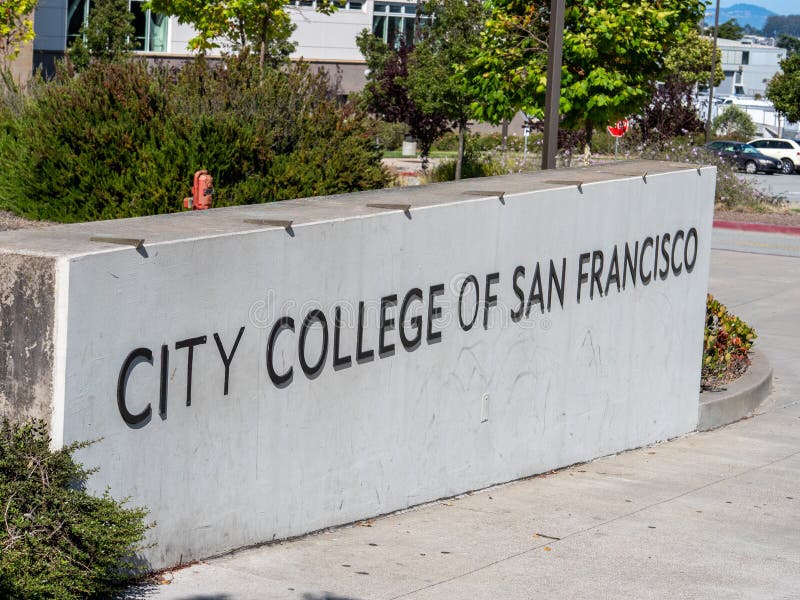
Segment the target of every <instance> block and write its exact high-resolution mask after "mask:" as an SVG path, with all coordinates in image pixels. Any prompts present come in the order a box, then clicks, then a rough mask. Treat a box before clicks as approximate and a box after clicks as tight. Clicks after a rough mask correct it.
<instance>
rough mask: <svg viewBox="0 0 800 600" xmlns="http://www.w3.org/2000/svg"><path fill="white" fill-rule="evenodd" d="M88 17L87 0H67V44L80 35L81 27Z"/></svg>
mask: <svg viewBox="0 0 800 600" xmlns="http://www.w3.org/2000/svg"><path fill="white" fill-rule="evenodd" d="M88 17H89V0H69V3H68V4H67V45H68V46H69V45H71V44H72V42H74V41H75V39H76V38H77V37H78V36H79V35H80V31H81V27H83V24H84V23H85V22H86V19H87V18H88Z"/></svg>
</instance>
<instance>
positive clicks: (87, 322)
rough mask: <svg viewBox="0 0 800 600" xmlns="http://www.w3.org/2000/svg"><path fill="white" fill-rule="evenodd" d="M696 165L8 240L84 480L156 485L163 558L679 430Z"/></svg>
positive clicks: (708, 195)
mask: <svg viewBox="0 0 800 600" xmlns="http://www.w3.org/2000/svg"><path fill="white" fill-rule="evenodd" d="M645 173H647V175H646V176H645ZM714 173H715V170H714V169H713V167H703V168H695V167H693V166H691V165H685V164H678V165H676V164H670V163H659V162H633V163H615V164H613V165H599V166H595V167H590V168H583V169H564V170H559V171H558V172H556V173H551V172H540V173H535V174H530V175H513V176H507V177H498V178H487V179H481V180H465V181H461V182H456V183H452V184H442V185H436V186H430V187H425V188H416V189H413V190H408V189H402V190H384V191H373V192H364V193H358V194H348V195H343V196H336V197H328V198H312V199H301V200H292V201H286V202H280V203H274V204H272V205H260V206H244V207H234V208H229V209H227V208H226V209H218V210H213V211H204V212H203V213H194V214H189V213H184V214H176V215H165V216H158V217H146V218H140V219H125V220H119V221H107V222H99V223H84V224H78V225H73V226H54V227H51V228H48V229H46V230H38V231H33V230H28V231H18V232H4V233H0V248H3V249H4V250H5V251H6V252H10V253H21V252H25V253H27V254H37V253H38V255H40V256H41V255H44V256H51V257H56V258H57V259H58V269H57V285H56V287H57V289H56V290H55V291H56V295H57V305H56V315H57V323H56V332H57V341H56V346H55V347H56V365H55V368H54V371H55V375H54V378H55V384H54V389H55V391H54V394H53V396H54V398H55V400H54V407H53V415H54V417H53V419H52V423H53V426H52V427H51V430H52V432H53V438H54V440H55V443H56V444H58V443H61V442H63V443H65V444H69V443H72V442H74V441H83V440H87V439H98V438H100V441H99V442H98V443H97V444H94V445H92V446H91V447H89V448H86V449H84V450H82V451H81V452H80V453H79V454H78V460H80V461H81V462H83V463H84V464H86V465H87V466H89V467H92V468H96V469H97V471H96V473H95V474H94V475H93V477H92V478H91V480H90V482H89V484H88V487H89V489H90V490H91V491H94V492H98V493H102V491H103V490H106V489H107V488H110V489H111V490H112V493H113V494H115V495H116V496H117V497H121V498H130V501H131V503H132V504H135V505H143V506H147V507H148V508H149V509H150V511H151V518H152V519H153V520H154V521H156V522H157V526H156V527H155V528H154V529H152V530H151V531H150V532H149V535H150V536H151V538H150V540H149V541H157V542H158V545H154V546H151V547H148V550H147V554H146V555H145V559H146V560H148V561H149V562H150V565H151V566H153V567H154V568H161V567H165V566H170V565H174V564H176V563H178V562H179V561H180V560H181V559H183V560H192V559H197V558H204V557H207V556H210V555H214V554H218V553H220V552H225V551H228V550H231V549H234V548H238V547H242V546H245V545H250V544H256V543H261V542H264V541H268V540H273V539H283V538H290V537H292V536H295V535H301V534H304V533H307V532H309V531H315V530H318V529H320V528H323V527H329V526H332V525H338V524H342V523H348V522H352V521H353V520H356V519H362V518H367V517H371V516H373V515H377V514H384V513H387V512H391V511H393V510H399V509H405V508H408V507H410V506H414V505H418V504H421V503H424V502H429V501H431V500H435V499H437V498H441V497H447V496H452V495H453V494H458V493H461V492H465V491H467V490H474V489H479V488H482V487H485V486H488V485H493V484H496V483H500V482H505V481H510V480H514V479H518V478H519V477H524V476H527V475H530V474H532V473H539V472H542V471H547V470H550V469H554V468H559V467H562V466H565V465H569V464H574V463H576V462H578V461H584V460H589V459H592V458H594V457H597V456H602V455H606V454H609V453H612V452H618V451H621V450H625V449H628V448H635V447H639V446H642V445H645V444H650V443H653V442H656V441H659V440H664V439H669V438H671V437H674V436H676V435H680V434H683V433H685V432H687V431H691V430H693V429H694V428H695V427H696V426H697V402H698V389H699V380H700V372H699V365H700V356H701V352H702V323H703V321H704V315H705V295H706V290H707V275H708V265H709V260H710V244H711V220H712V211H713V188H714V184H715V181H716V179H715V176H714ZM376 203H377V204H376ZM387 203H388V205H387ZM398 205H399V206H400V207H401V208H405V207H406V206H407V207H409V208H408V209H407V210H402V209H398ZM267 219H271V220H272V221H265V220H267ZM275 219H281V220H285V221H291V222H292V225H291V227H290V228H288V230H287V228H286V227H285V226H282V225H281V224H277V225H276V224H275V222H274V220H275ZM98 236H114V237H115V238H125V239H131V238H136V239H144V240H145V241H144V244H143V245H139V244H136V247H133V246H131V245H127V244H125V243H121V244H120V243H112V242H113V240H108V238H107V237H106V238H105V241H103V238H102V237H101V238H100V240H99V241H98ZM117 241H119V239H118V240H117ZM548 265H549V268H548ZM556 265H558V267H556ZM626 265H628V266H626ZM540 267H541V269H542V271H541V275H540ZM526 269H527V271H526ZM546 272H547V273H548V274H547V275H545V273H546ZM590 273H591V278H590ZM470 281H473V283H472V284H470V283H469V282H470ZM459 289H460V290H461V291H460V292H459ZM545 289H546V293H545ZM423 290H424V291H423ZM526 298H527V302H526V303H523V300H524V299H526ZM525 304H526V305H527V307H528V308H527V309H525V310H523V309H524V308H525ZM403 307H405V308H403ZM406 309H408V312H405V310H406ZM315 315H316V316H315ZM339 315H341V316H339ZM470 315H472V316H470ZM351 317H352V318H351ZM470 319H471V320H470ZM281 323H285V324H286V325H287V326H286V327H285V328H281V327H280V326H279V325H280V324H281ZM295 323H296V326H295V325H294V324H295ZM473 325H474V327H473ZM306 336H307V337H306ZM337 340H338V343H339V345H338V346H337ZM240 341H241V344H240V343H239V342H240ZM385 342H388V344H386V343H385ZM440 342H441V343H440ZM195 346H196V347H195ZM337 348H338V349H337ZM234 352H235V359H233V356H234ZM337 356H338V358H337ZM226 357H227V358H226ZM312 357H313V360H312ZM317 357H319V360H318V361H317ZM307 359H308V360H312V363H311V364H314V365H316V366H314V367H312V366H311V364H309V363H308V362H304V361H305V360H307ZM226 361H227V362H226ZM231 361H232V362H231ZM228 367H230V368H228ZM254 515H258V518H254Z"/></svg>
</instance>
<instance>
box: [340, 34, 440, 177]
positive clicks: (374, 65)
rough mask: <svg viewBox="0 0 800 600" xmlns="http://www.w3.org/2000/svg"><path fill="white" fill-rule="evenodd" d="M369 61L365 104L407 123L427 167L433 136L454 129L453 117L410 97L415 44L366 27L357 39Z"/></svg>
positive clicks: (382, 113) (398, 121)
mask: <svg viewBox="0 0 800 600" xmlns="http://www.w3.org/2000/svg"><path fill="white" fill-rule="evenodd" d="M356 43H357V44H358V48H359V50H361V54H363V55H364V58H365V60H366V62H367V69H368V75H367V83H366V85H365V86H364V91H363V92H362V98H363V101H364V104H365V106H366V107H367V108H368V110H370V111H371V112H372V113H374V114H376V115H378V116H380V117H381V118H383V119H384V120H386V121H388V122H390V123H405V124H406V125H407V126H408V132H409V134H410V135H412V136H413V137H414V138H415V139H416V140H417V144H418V147H419V152H420V155H421V156H422V167H423V169H424V168H426V167H427V163H428V155H429V154H430V149H431V146H432V145H433V142H434V140H436V138H438V137H439V136H440V135H442V134H443V133H445V132H446V131H449V130H450V129H451V127H450V123H451V121H450V120H449V118H448V115H447V113H446V112H445V111H444V109H443V108H442V106H441V105H440V104H438V103H437V104H436V105H434V104H429V105H427V106H423V104H421V103H417V102H415V101H414V99H413V98H412V97H411V94H410V91H409V88H408V84H407V79H408V75H409V62H410V58H411V54H412V53H413V52H414V50H413V46H412V45H411V44H409V43H407V41H406V40H403V39H401V40H400V43H399V45H398V47H397V48H393V47H389V46H388V45H387V44H386V43H385V42H384V41H383V40H382V39H379V38H378V37H376V36H375V35H373V34H372V33H371V32H370V31H369V30H367V29H365V30H364V31H362V32H361V34H360V35H359V36H358V38H357V39H356Z"/></svg>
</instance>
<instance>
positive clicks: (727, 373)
mask: <svg viewBox="0 0 800 600" xmlns="http://www.w3.org/2000/svg"><path fill="white" fill-rule="evenodd" d="M755 338H756V332H755V330H754V329H753V328H752V327H750V326H749V325H748V324H747V323H745V322H744V321H742V320H741V319H740V318H739V317H737V316H736V315H732V314H731V313H729V312H728V309H727V308H725V306H724V305H723V304H721V303H720V302H719V300H717V299H716V298H714V297H713V296H712V295H711V294H709V295H708V299H707V301H706V327H705V332H704V336H703V369H702V381H703V387H707V388H714V387H716V386H717V385H718V384H720V383H725V382H726V381H729V380H731V379H735V378H736V377H738V376H739V375H741V374H742V373H743V372H744V371H745V369H747V366H748V365H749V364H750V359H749V358H748V357H747V353H748V351H749V350H750V348H751V347H752V346H753V341H754V340H755Z"/></svg>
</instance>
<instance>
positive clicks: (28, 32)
mask: <svg viewBox="0 0 800 600" xmlns="http://www.w3.org/2000/svg"><path fill="white" fill-rule="evenodd" d="M37 3H38V0H3V2H2V3H1V4H0V63H5V64H8V63H10V62H11V61H12V60H14V59H15V58H17V56H18V55H19V50H20V47H21V46H23V45H24V44H26V43H28V42H30V41H31V40H32V39H33V36H34V33H33V21H32V20H31V19H30V18H29V16H30V14H31V13H32V12H33V9H34V8H36V4H37Z"/></svg>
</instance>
